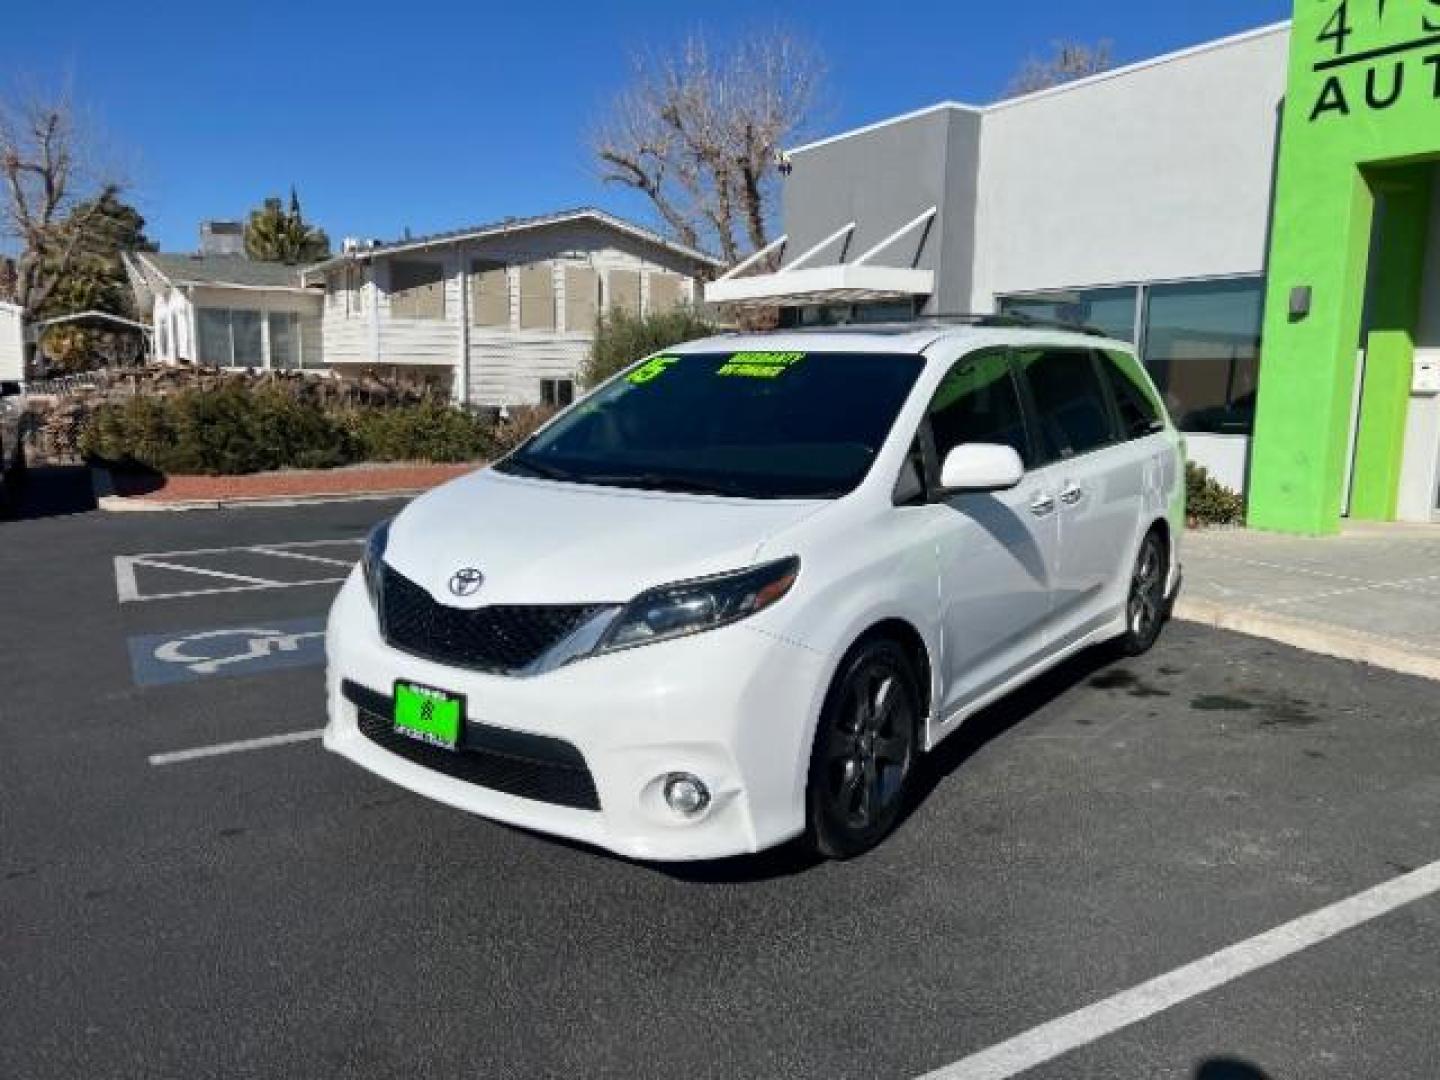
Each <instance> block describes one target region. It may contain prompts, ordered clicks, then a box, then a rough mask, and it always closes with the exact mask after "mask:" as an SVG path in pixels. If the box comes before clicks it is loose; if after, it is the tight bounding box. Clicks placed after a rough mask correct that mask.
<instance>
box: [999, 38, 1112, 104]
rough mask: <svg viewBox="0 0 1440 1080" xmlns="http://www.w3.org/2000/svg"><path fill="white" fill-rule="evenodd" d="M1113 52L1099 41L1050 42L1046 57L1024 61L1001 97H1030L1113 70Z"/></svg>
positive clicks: (1107, 45) (1108, 45)
mask: <svg viewBox="0 0 1440 1080" xmlns="http://www.w3.org/2000/svg"><path fill="white" fill-rule="evenodd" d="M1114 48H1115V44H1114V42H1111V41H1099V42H1096V43H1095V44H1094V45H1088V44H1086V43H1085V42H1083V41H1053V42H1051V43H1050V49H1051V53H1050V55H1049V56H1048V57H1040V56H1031V57H1029V58H1028V59H1026V61H1025V63H1024V64H1022V65H1021V66H1020V70H1019V71H1018V72H1017V73H1016V75H1015V77H1014V78H1013V79H1011V80H1010V85H1009V86H1008V87H1007V88H1006V90H1005V96H1006V97H1019V96H1020V95H1021V94H1033V93H1035V92H1036V91H1039V90H1048V89H1050V88H1051V87H1052V86H1063V85H1064V84H1065V83H1069V82H1074V81H1075V80H1076V79H1084V78H1086V77H1088V76H1090V75H1098V74H1100V72H1102V71H1108V70H1109V69H1110V68H1111V67H1113V66H1114V55H1113V53H1114Z"/></svg>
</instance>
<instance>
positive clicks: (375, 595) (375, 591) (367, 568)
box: [360, 521, 390, 612]
mask: <svg viewBox="0 0 1440 1080" xmlns="http://www.w3.org/2000/svg"><path fill="white" fill-rule="evenodd" d="M389 543H390V522H388V521H382V522H381V523H380V524H379V525H376V526H375V528H373V529H371V530H370V535H369V536H367V537H366V538H365V554H364V555H362V556H361V557H360V567H361V569H362V570H363V571H364V574H365V591H366V592H368V593H369V594H370V603H371V604H373V605H374V607H375V610H376V611H377V612H378V611H380V610H381V608H380V590H381V587H382V576H383V575H382V573H381V571H382V570H383V568H384V558H385V548H386V547H387V546H388V545H389Z"/></svg>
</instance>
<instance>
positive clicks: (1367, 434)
mask: <svg viewBox="0 0 1440 1080" xmlns="http://www.w3.org/2000/svg"><path fill="white" fill-rule="evenodd" d="M1437 41H1440V0H1387V2H1386V3H1372V2H1366V3H1361V2H1358V0H1297V2H1296V6H1295V19H1294V24H1293V28H1292V31H1291V46H1290V75H1289V84H1288V88H1287V91H1286V98H1285V105H1284V110H1283V121H1282V125H1281V133H1280V155H1279V170H1278V173H1277V176H1276V190H1275V211H1274V218H1273V222H1272V227H1271V247H1270V258H1269V265H1268V276H1269V285H1268V292H1267V296H1266V316H1265V330H1264V341H1263V346H1262V348H1263V352H1262V357H1261V365H1260V394H1259V401H1258V405H1257V413H1256V419H1255V441H1254V446H1253V450H1252V457H1251V471H1250V522H1251V524H1252V525H1253V526H1255V527H1257V528H1261V529H1273V530H1277V531H1282V532H1294V533H1308V534H1324V533H1332V532H1335V531H1336V530H1338V528H1339V525H1340V514H1341V508H1342V500H1343V497H1344V492H1343V490H1342V488H1343V486H1344V477H1345V461H1346V456H1347V455H1348V453H1349V448H1350V413H1351V406H1352V402H1353V400H1354V386H1355V364H1356V358H1357V354H1358V352H1359V343H1360V320H1361V315H1362V310H1363V307H1364V297H1365V276H1366V262H1367V260H1368V255H1369V248H1370V231H1371V223H1372V219H1373V216H1374V202H1375V200H1374V196H1373V194H1372V191H1371V186H1370V182H1369V181H1374V182H1378V183H1384V182H1387V181H1386V177H1387V176H1389V175H1392V174H1391V173H1390V172H1389V170H1388V168H1387V170H1386V171H1385V172H1382V171H1380V170H1381V168H1382V167H1388V166H1412V165H1415V164H1416V163H1418V162H1422V161H1426V160H1431V159H1434V158H1436V157H1440V43H1437ZM1400 201H1401V202H1402V203H1404V202H1406V201H1407V200H1406V199H1405V198H1404V197H1402V198H1401V200H1400ZM1400 212H1401V213H1402V214H1409V215H1411V216H1412V219H1413V217H1414V215H1416V214H1418V213H1420V212H1421V211H1420V210H1419V209H1418V208H1416V207H1409V208H1406V207H1402V208H1401V210H1400ZM1423 235H1424V233H1423V231H1418V230H1417V231H1415V232H1413V233H1412V234H1411V236H1412V238H1413V239H1414V241H1415V242H1416V243H1423V240H1421V239H1420V237H1423ZM1413 257H1414V252H1413V251H1412V250H1408V245H1407V243H1406V242H1404V241H1403V240H1400V241H1397V242H1396V243H1395V244H1394V245H1393V247H1389V248H1388V249H1387V250H1386V252H1385V253H1384V256H1383V258H1382V272H1384V273H1386V274H1387V275H1389V276H1391V277H1392V278H1393V279H1394V280H1397V281H1400V282H1402V284H1406V283H1408V269H1407V268H1408V267H1409V265H1411V262H1412V260H1413ZM1303 288H1309V290H1310V297H1311V299H1310V305H1309V309H1308V310H1306V311H1301V312H1297V313H1295V314H1293V315H1292V313H1291V297H1292V292H1293V291H1294V290H1296V289H1303ZM1407 288H1408V285H1407ZM1405 291H1406V290H1405V289H1401V290H1400V292H1402V293H1403V292H1405ZM1391 302H1392V300H1390V299H1387V300H1386V303H1387V304H1389V303H1391ZM1393 302H1394V303H1395V305H1396V310H1395V311H1394V312H1393V313H1391V314H1393V315H1394V318H1393V319H1392V320H1391V322H1390V323H1387V327H1389V329H1387V330H1386V331H1385V332H1384V333H1382V334H1381V335H1380V336H1379V337H1378V338H1377V340H1376V341H1375V342H1373V343H1372V344H1374V345H1377V346H1378V347H1379V356H1380V360H1379V364H1378V366H1377V367H1376V370H1375V371H1374V373H1373V383H1374V387H1373V389H1374V393H1373V394H1371V393H1370V392H1369V391H1370V390H1371V385H1370V383H1371V379H1369V378H1367V385H1366V388H1365V389H1366V391H1367V393H1366V396H1365V399H1364V405H1363V407H1362V411H1361V428H1360V440H1361V457H1360V459H1359V460H1358V461H1357V465H1358V468H1359V471H1358V472H1357V474H1356V478H1355V479H1356V505H1357V508H1358V509H1360V510H1362V511H1363V512H1364V513H1366V514H1367V515H1374V516H1382V515H1385V514H1386V513H1387V507H1388V513H1389V514H1393V512H1394V500H1395V490H1396V488H1395V485H1396V480H1397V477H1398V469H1399V464H1398V457H1397V456H1396V455H1397V454H1398V452H1399V451H1398V449H1397V448H1398V445H1399V440H1401V439H1402V438H1403V431H1404V406H1403V404H1400V398H1401V396H1402V395H1401V394H1400V392H1399V390H1398V389H1397V388H1398V387H1399V384H1400V380H1401V376H1402V374H1405V372H1404V367H1405V358H1404V355H1403V354H1404V351H1405V348H1406V343H1405V341H1404V340H1403V339H1404V337H1405V332H1404V324H1403V323H1402V322H1401V319H1402V318H1403V316H1404V314H1405V312H1404V311H1403V310H1400V308H1401V307H1402V306H1403V305H1402V304H1401V302H1400V300H1399V299H1398V298H1396V299H1394V300H1393ZM1302 306H1303V305H1302Z"/></svg>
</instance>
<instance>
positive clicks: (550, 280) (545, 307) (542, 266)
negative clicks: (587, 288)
mask: <svg viewBox="0 0 1440 1080" xmlns="http://www.w3.org/2000/svg"><path fill="white" fill-rule="evenodd" d="M520 329H521V330H554V329H555V274H554V271H553V269H552V268H551V266H550V264H549V263H536V264H535V265H534V266H522V267H521V268H520Z"/></svg>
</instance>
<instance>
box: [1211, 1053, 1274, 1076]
mask: <svg viewBox="0 0 1440 1080" xmlns="http://www.w3.org/2000/svg"><path fill="white" fill-rule="evenodd" d="M1195 1080H1270V1074H1269V1073H1267V1072H1265V1071H1264V1070H1262V1069H1260V1068H1259V1067H1257V1066H1255V1065H1252V1064H1250V1062H1248V1061H1242V1060H1240V1059H1239V1058H1232V1057H1216V1058H1207V1059H1206V1060H1205V1061H1202V1062H1201V1063H1200V1067H1199V1068H1198V1069H1196V1070H1195Z"/></svg>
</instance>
